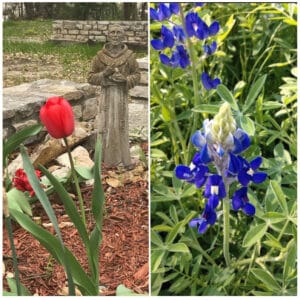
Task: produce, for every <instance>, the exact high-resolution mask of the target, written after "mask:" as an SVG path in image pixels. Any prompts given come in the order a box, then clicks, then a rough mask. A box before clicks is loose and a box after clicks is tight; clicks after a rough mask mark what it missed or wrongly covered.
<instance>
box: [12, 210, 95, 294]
mask: <svg viewBox="0 0 300 300" xmlns="http://www.w3.org/2000/svg"><path fill="white" fill-rule="evenodd" d="M11 215H12V217H13V218H14V219H15V220H16V221H17V222H18V223H19V224H20V226H21V227H23V228H24V229H25V230H26V231H28V232H30V233H31V234H32V235H33V236H34V238H36V239H37V240H38V241H39V242H40V243H41V244H42V245H43V246H44V247H45V248H46V249H47V250H48V251H49V253H50V254H51V255H52V256H53V257H54V258H55V259H56V260H57V261H58V262H59V263H60V264H61V265H63V266H64V268H66V265H65V264H66V263H67V264H68V268H69V269H70V270H71V273H72V277H73V279H74V282H75V284H76V285H78V288H79V290H80V291H81V293H82V294H83V295H86V296H88V295H90V296H96V295H97V294H98V285H97V286H94V285H93V284H92V282H91V280H90V278H89V277H88V276H87V274H86V273H85V272H84V270H83V269H82V267H81V266H80V264H79V263H78V261H77V260H76V259H75V257H74V256H73V254H72V253H71V252H70V251H69V250H68V249H67V248H66V247H65V246H64V249H63V250H62V249H61V243H60V241H59V239H58V238H57V237H54V236H53V235H52V234H51V233H50V232H49V231H47V230H45V229H43V228H41V227H40V226H38V225H37V224H36V223H34V222H33V221H32V220H31V219H30V218H29V217H28V216H27V215H24V214H23V213H20V212H19V211H17V210H11ZM65 256H67V259H66V258H65Z"/></svg>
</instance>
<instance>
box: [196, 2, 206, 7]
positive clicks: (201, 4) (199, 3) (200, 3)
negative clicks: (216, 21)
mask: <svg viewBox="0 0 300 300" xmlns="http://www.w3.org/2000/svg"><path fill="white" fill-rule="evenodd" d="M194 4H195V6H200V7H202V6H203V5H204V3H202V2H195V3H194Z"/></svg>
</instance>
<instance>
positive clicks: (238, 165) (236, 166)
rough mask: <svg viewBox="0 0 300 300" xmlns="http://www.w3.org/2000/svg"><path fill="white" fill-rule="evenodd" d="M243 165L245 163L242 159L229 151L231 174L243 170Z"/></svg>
mask: <svg viewBox="0 0 300 300" xmlns="http://www.w3.org/2000/svg"><path fill="white" fill-rule="evenodd" d="M242 166H243V165H242V162H241V161H240V159H238V157H236V156H235V155H233V154H232V153H229V165H228V172H229V173H230V174H231V175H236V174H238V173H239V172H240V171H241V169H242Z"/></svg>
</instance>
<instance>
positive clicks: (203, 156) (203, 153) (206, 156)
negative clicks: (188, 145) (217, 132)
mask: <svg viewBox="0 0 300 300" xmlns="http://www.w3.org/2000/svg"><path fill="white" fill-rule="evenodd" d="M199 158H200V161H201V162H202V163H204V164H207V163H209V162H211V160H212V159H211V157H210V156H209V153H208V148H207V144H205V145H204V147H203V148H202V149H201V151H200V155H199Z"/></svg>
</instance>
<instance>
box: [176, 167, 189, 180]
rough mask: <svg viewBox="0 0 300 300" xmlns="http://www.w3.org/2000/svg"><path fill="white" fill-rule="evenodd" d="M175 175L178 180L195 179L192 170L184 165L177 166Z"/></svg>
mask: <svg viewBox="0 0 300 300" xmlns="http://www.w3.org/2000/svg"><path fill="white" fill-rule="evenodd" d="M175 175H176V177H177V178H178V179H182V180H190V179H192V178H193V174H192V172H191V170H190V168H189V167H187V166H184V165H178V166H176V168H175Z"/></svg>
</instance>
